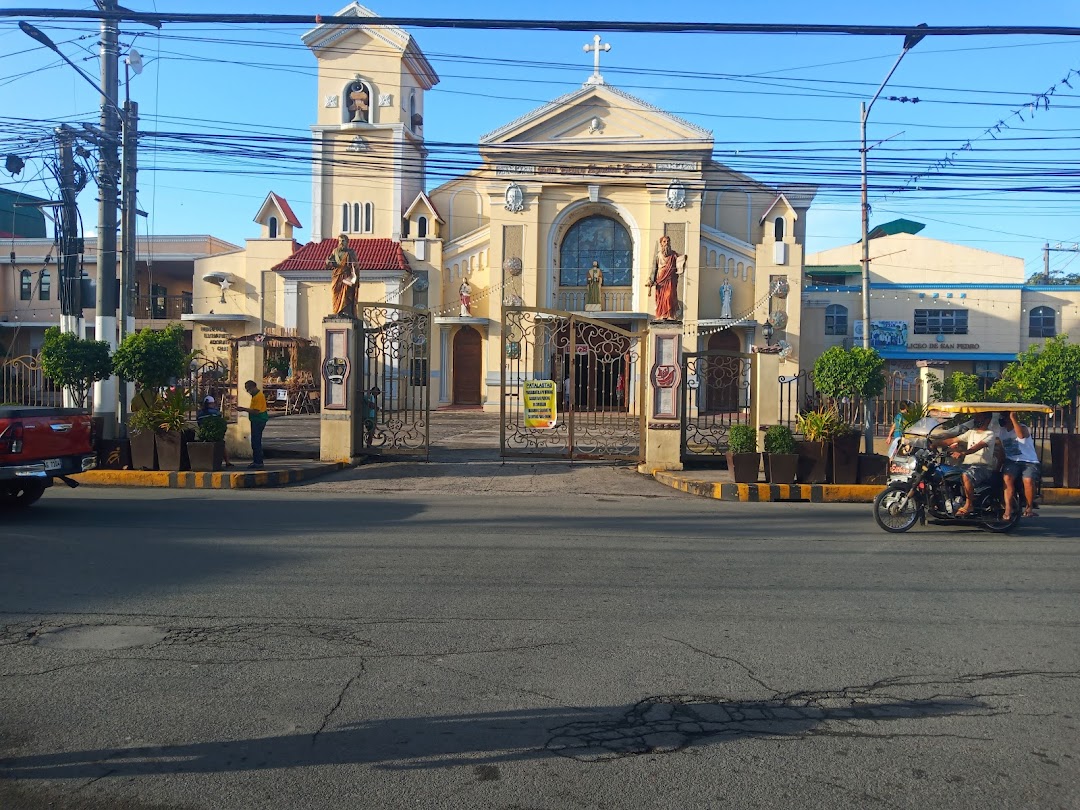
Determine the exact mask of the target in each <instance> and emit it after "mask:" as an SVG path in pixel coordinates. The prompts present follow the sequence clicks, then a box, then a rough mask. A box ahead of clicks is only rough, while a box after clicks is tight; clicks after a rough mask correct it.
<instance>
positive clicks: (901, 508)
mask: <svg viewBox="0 0 1080 810" xmlns="http://www.w3.org/2000/svg"><path fill="white" fill-rule="evenodd" d="M918 519H919V504H918V503H917V502H916V500H915V498H914V497H912V498H908V497H907V487H904V486H895V485H894V486H891V487H889V488H887V489H885V490H883V491H882V492H880V493H878V496H877V497H876V498H874V520H876V521H877V525H878V526H880V527H881V528H882V529H884V530H885V531H887V532H891V533H893V534H900V533H901V532H906V531H907V530H908V529H910V528H911V527H912V526H914V525H915V523H916V522H917V521H918Z"/></svg>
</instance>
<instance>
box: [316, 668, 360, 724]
mask: <svg viewBox="0 0 1080 810" xmlns="http://www.w3.org/2000/svg"><path fill="white" fill-rule="evenodd" d="M366 671H367V667H366V665H365V663H364V659H362V658H361V659H360V671H359V672H357V673H356V674H355V675H353V676H352V677H351V678H349V680H348V681H346V683H345V685H344V686H343V687H341V691H340V692H339V693H338V697H337V701H336V702H335V703H334V705H333V706H332V707H331V709H330V711H328V712H327V713H326V715H325V716H324V717H323V719H322V723H321V724H320V725H319V727H318V728H317V729H316V730H315V733H314V734H312V735H311V744H312V745H315V741H316V740H317V739H318V737H319V735H320V734H322V733H323V732H324V731H326V727H327V725H329V723H330V718H331V717H333V716H334V712H336V711H337V710H338V709H340V708H341V703H342V701H343V700H345V693H346V692H348V691H349V688H350V687H351V686H352V685H353V684H354V683H356V682H357V680H359V678H360V676H361V675H363V674H364V673H365V672H366Z"/></svg>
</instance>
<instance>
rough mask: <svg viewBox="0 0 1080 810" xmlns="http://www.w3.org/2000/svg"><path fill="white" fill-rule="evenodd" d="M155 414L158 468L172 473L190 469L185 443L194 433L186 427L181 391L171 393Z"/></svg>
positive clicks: (185, 401)
mask: <svg viewBox="0 0 1080 810" xmlns="http://www.w3.org/2000/svg"><path fill="white" fill-rule="evenodd" d="M155 413H156V415H157V427H158V431H157V435H156V437H155V445H156V447H157V456H158V466H159V467H160V468H161V469H162V470H171V471H173V472H176V471H179V470H187V469H190V468H191V465H190V462H189V461H188V455H187V441H188V439H190V438H192V437H193V436H194V433H193V432H192V431H191V430H190V429H189V428H188V426H187V414H188V401H187V396H186V395H185V394H184V392H183V391H173V392H172V393H171V394H169V396H167V397H166V398H165V399H163V400H162V401H161V403H160V404H159V406H158V408H157V409H156V411H155Z"/></svg>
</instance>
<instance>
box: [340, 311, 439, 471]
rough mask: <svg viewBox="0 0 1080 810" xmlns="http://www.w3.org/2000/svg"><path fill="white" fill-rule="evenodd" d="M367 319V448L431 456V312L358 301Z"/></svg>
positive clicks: (377, 452) (376, 451) (364, 407)
mask: <svg viewBox="0 0 1080 810" xmlns="http://www.w3.org/2000/svg"><path fill="white" fill-rule="evenodd" d="M357 311H358V312H359V314H360V318H361V321H362V323H363V343H362V345H363V353H364V357H363V365H364V367H363V370H362V391H363V401H362V404H361V406H360V407H361V409H362V411H363V419H364V446H365V450H366V452H368V453H370V454H373V455H380V456H387V457H393V456H408V457H412V458H415V457H421V458H427V456H428V450H429V440H430V425H431V388H430V386H429V385H428V382H429V377H428V353H429V350H430V347H431V313H430V312H428V311H426V310H421V309H414V308H413V307H407V306H402V305H396V304H363V303H361V304H357Z"/></svg>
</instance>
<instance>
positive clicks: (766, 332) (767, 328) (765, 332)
mask: <svg viewBox="0 0 1080 810" xmlns="http://www.w3.org/2000/svg"><path fill="white" fill-rule="evenodd" d="M773 334H774V330H773V325H772V324H771V323H769V322H768V321H765V325H764V326H762V327H761V336H762V337H763V338H765V345H766V346H772V339H773Z"/></svg>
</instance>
